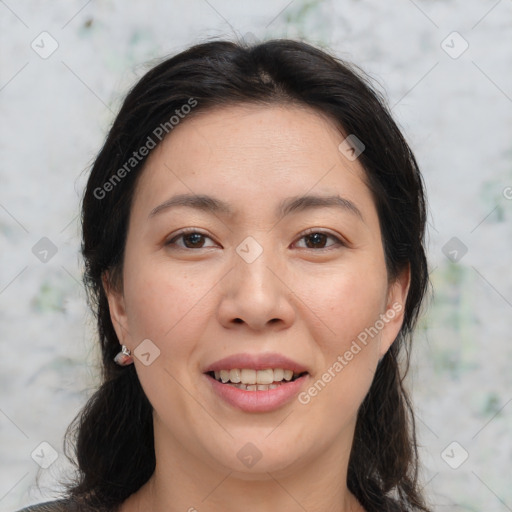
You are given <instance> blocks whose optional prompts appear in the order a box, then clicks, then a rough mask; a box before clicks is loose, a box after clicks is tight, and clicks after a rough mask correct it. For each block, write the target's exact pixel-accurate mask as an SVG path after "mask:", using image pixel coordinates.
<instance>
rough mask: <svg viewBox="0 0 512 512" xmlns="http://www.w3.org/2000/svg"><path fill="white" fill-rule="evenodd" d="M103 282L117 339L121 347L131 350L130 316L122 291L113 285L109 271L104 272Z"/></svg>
mask: <svg viewBox="0 0 512 512" xmlns="http://www.w3.org/2000/svg"><path fill="white" fill-rule="evenodd" d="M101 281H102V283H103V289H104V290H105V295H106V296H107V300H108V308H109V311H110V319H111V320H112V325H113V326H114V330H115V331H116V334H117V339H118V340H119V343H120V344H121V345H126V346H127V347H128V348H130V346H131V343H130V341H131V340H130V335H129V331H128V316H127V314H126V308H125V301H124V295H123V293H122V291H119V290H117V288H116V287H115V286H114V285H113V283H112V276H111V274H110V272H109V271H105V272H103V275H102V276H101Z"/></svg>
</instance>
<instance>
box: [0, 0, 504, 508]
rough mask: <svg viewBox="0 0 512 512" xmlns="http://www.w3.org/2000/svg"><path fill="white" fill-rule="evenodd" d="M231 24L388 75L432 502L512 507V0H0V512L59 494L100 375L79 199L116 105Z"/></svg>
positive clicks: (384, 81) (227, 33)
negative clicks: (409, 152) (402, 175)
mask: <svg viewBox="0 0 512 512" xmlns="http://www.w3.org/2000/svg"><path fill="white" fill-rule="evenodd" d="M234 34H237V35H238V36H240V37H242V36H245V37H246V38H248V39H269V38H273V37H291V38H304V39H305V40H307V41H309V42H311V43H313V44H316V45H319V46H323V47H327V48H328V49H332V50H334V51H335V52H336V53H337V55H338V56H340V57H342V58H346V59H348V60H350V61H353V62H355V63H357V64H358V65H360V66H361V67H362V68H363V69H364V70H365V71H366V72H368V73H369V74H370V75H371V76H372V77H374V78H375V79H376V80H377V81H378V83H379V84H380V86H378V87H380V88H381V91H382V92H384V93H385V95H386V98H387V100H388V103H389V105H390V107H392V112H393V114H394V117H395V119H396V120H397V121H398V123H399V125H400V127H401V128H402V130H403V131H404V133H405V135H406V138H407V139H408V141H409V143H410V145H411V147H412V149H413V151H414V152H415V155H416V157H417V159H418V161H419V164H420V167H421V169H422V171H423V173H424V177H425V182H426V185H427V192H428V195H429V203H430V204H429V206H430V219H429V234H428V249H429V258H430V266H431V279H432V283H433V287H434V295H433V298H432V300H431V301H430V304H429V309H428V311H427V312H426V314H425V315H424V318H423V320H422V322H421V325H420V328H419V329H418V333H417V336H416V339H415V348H414V354H413V355H414V360H413V366H412V369H411V373H410V378H409V384H410V386H411V390H412V394H413V397H414V402H415V405H416V410H417V418H418V431H419V441H420V445H421V446H420V454H421V458H422V464H423V471H422V482H423V485H424V486H425V491H426V493H427V495H428V497H429V499H430V502H431V503H432V504H433V506H434V509H435V510H440V511H443V510H450V511H451V510H467V511H482V510H485V511H486V512H503V511H505V510H512V486H511V485H510V481H511V480H510V473H509V471H510V470H511V464H512V436H511V433H512V403H511V402H512V372H511V371H510V362H511V361H512V336H511V333H510V330H511V327H512V321H511V318H512V272H511V271H510V269H509V267H510V263H511V249H512V236H511V235H512V163H511V161H512V159H511V156H512V1H511V0H498V1H496V0H480V1H476V0H474V1H465V2H463V1H462V0H458V1H457V0H430V1H420V0H414V1H413V0H396V1H393V2H381V1H378V0H372V1H364V0H359V1H357V0H344V1H337V2H335V1H307V0H294V1H290V0H283V1H278V0H274V1H270V0H257V1H244V2H235V1H231V2H230V1H228V0H190V1H185V0H174V1H172V2H164V1H157V0H153V1H146V2H135V1H131V2H127V1H125V2H121V0H104V1H99V0H98V1H94V0H93V1H87V0H76V1H68V2H64V1H60V2H51V3H48V2H42V1H37V0H30V1H28V0H19V1H17V0H5V1H3V0H0V52H1V53H0V119H1V124H0V334H1V336H0V343H1V357H0V436H1V437H0V439H1V441H0V461H1V468H0V510H2V511H12V510H14V509H16V508H19V507H21V506H24V505H27V504H29V503H33V502H37V501H41V500H42V499H44V498H52V497H53V496H54V494H52V492H51V491H52V490H55V489H57V490H58V487H56V485H57V484H56V482H57V481H58V478H59V476H60V475H61V474H62V473H65V472H66V470H67V469H68V466H67V463H66V461H65V458H64V456H63V454H62V438H63V434H64V430H65V428H66V427H67V425H68V423H69V422H70V421H71V420H72V418H73V417H74V416H75V414H76V413H77V412H78V410H79V409H80V407H81V406H82V405H83V404H84V403H85V401H86V399H87V397H88V396H89V394H90V393H91V391H92V390H93V389H94V386H95V385H96V382H97V380H96V379H97V369H98V368H97V359H96V356H97V354H96V348H95V346H94V325H93V321H92V317H91V315H90V313H89V312H88V310H87V308H86V303H85V295H84V291H83V289H82V286H81V283H80V279H81V272H82V262H81V259H80V257H79V254H78V251H79V224H78V205H79V200H80V197H81V193H82V190H83V186H84V183H85V180H86V176H87V171H88V170H89V168H90V165H91V163H92V161H93V159H94V157H95V155H96V153H97V152H98V151H99V149H100V147H101V145H102V143H103V140H104V138H105V135H106V133H107V130H108V128H109V126H110V123H111V122H112V120H113V117H114V115H115V113H116V112H117V109H118V108H119V105H120V101H121V100H122V99H123V97H124V95H125V94H126V93H127V91H128V88H129V87H130V86H131V85H132V84H133V83H134V82H135V81H136V80H137V79H138V78H139V77H140V76H141V75H142V74H144V72H145V71H147V70H148V69H149V67H151V65H152V64H153V63H154V61H152V59H156V58H161V57H164V56H165V55H169V54H174V53H177V52H179V51H181V50H183V49H185V48H186V47H187V46H189V45H191V44H193V43H198V42H202V41H205V40H206V39H208V38H212V37H224V38H228V39H231V38H233V36H234ZM41 443H43V444H41ZM55 458H56V460H55V461H54V459H55ZM45 466H48V467H45ZM36 475H39V477H40V487H37V486H36Z"/></svg>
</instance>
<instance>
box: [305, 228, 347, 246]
mask: <svg viewBox="0 0 512 512" xmlns="http://www.w3.org/2000/svg"><path fill="white" fill-rule="evenodd" d="M329 238H330V239H331V240H334V241H335V243H334V244H331V245H329V246H327V247H326V245H325V244H326V242H327V240H328V239H329ZM300 240H306V247H305V248H306V249H326V248H329V247H332V246H333V245H338V246H345V243H344V242H343V241H342V240H341V239H340V238H338V237H337V236H335V235H333V234H332V233H329V232H327V231H318V230H315V229H312V230H309V231H308V232H307V233H305V234H304V235H302V237H301V238H300Z"/></svg>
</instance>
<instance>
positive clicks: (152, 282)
mask: <svg viewBox="0 0 512 512" xmlns="http://www.w3.org/2000/svg"><path fill="white" fill-rule="evenodd" d="M129 268H130V267H129V266H128V267H127V276H128V277H127V279H126V287H125V296H126V300H127V303H126V313H127V316H128V321H129V326H130V331H131V334H132V336H133V337H134V338H140V339H144V338H149V339H152V340H155V342H156V343H157V344H158V346H159V347H160V349H161V350H165V348H166V347H170V346H172V345H174V340H178V339H179V340H182V339H183V337H185V338H191V337H193V335H194V333H195V332H196V331H197V330H198V329H199V327H200V326H199V325H198V319H199V318H204V317H205V314H204V313H205V312H204V309H205V305H206V304H207V300H206V299H207V295H208V290H209V289H210V288H211V287H212V284H211V283H210V282H209V280H208V278H207V276H204V275H202V278H199V277H197V278H196V277H195V276H194V275H193V273H192V272H184V271H183V269H181V270H177V269H174V268H172V266H171V265H169V263H167V264H166V265H161V264H159V263H158V262H151V264H150V265H144V266H143V265H139V266H135V265H134V266H132V267H131V268H132V270H130V269H129ZM183 345H186V344H184V343H180V346H183Z"/></svg>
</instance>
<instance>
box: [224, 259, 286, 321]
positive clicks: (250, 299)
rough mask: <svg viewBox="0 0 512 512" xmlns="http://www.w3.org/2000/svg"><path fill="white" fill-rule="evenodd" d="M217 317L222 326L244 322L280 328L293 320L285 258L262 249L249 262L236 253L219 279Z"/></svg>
mask: <svg viewBox="0 0 512 512" xmlns="http://www.w3.org/2000/svg"><path fill="white" fill-rule="evenodd" d="M221 293H222V295H221V302H220V305H219V310H218V314H219V320H220V322H221V324H222V325H223V326H224V327H228V328H233V327H234V326H235V325H236V324H245V325H246V326H247V327H249V328H250V329H252V330H255V331H257V330H263V329H265V328H268V326H271V327H273V328H274V329H277V330H280V329H285V328H288V327H289V326H291V325H292V324H293V322H294V320H295V314H296V313H295V308H294V305H293V296H294V294H293V291H292V290H291V289H290V287H289V284H288V283H287V282H286V271H285V262H284V261H278V260H277V257H275V255H273V254H272V253H271V251H267V250H264V251H263V252H262V254H261V255H260V256H259V257H258V258H256V259H255V260H254V261H251V262H248V261H246V260H245V259H244V258H243V257H240V256H239V255H238V254H236V255H235V257H234V268H233V269H232V271H231V272H229V273H228V275H227V276H226V277H225V278H224V279H223V280H222V291H221Z"/></svg>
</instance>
